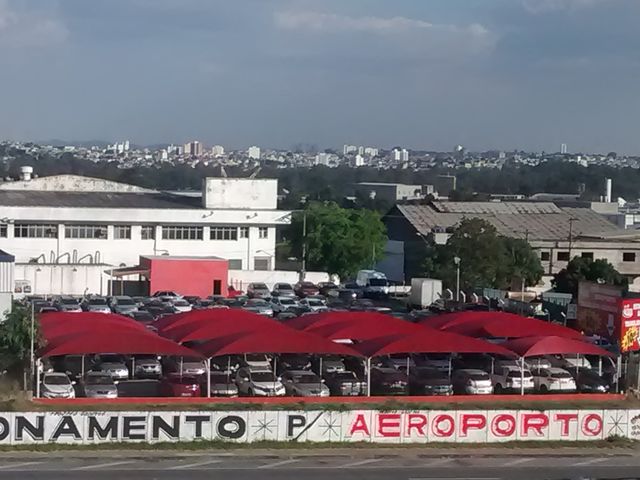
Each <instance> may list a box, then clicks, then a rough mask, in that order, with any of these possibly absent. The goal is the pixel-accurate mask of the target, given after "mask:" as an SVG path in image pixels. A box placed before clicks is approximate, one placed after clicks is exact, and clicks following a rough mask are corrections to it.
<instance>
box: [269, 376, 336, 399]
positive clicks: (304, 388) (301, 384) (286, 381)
mask: <svg viewBox="0 0 640 480" xmlns="http://www.w3.org/2000/svg"><path fill="white" fill-rule="evenodd" d="M281 381H282V384H283V385H284V388H285V390H286V391H287V395H291V396H293V397H328V396H329V394H330V392H329V387H327V386H326V385H325V384H324V380H322V379H320V377H319V376H318V375H316V374H315V373H313V372H310V371H308V370H287V371H286V372H284V373H283V374H282V377H281Z"/></svg>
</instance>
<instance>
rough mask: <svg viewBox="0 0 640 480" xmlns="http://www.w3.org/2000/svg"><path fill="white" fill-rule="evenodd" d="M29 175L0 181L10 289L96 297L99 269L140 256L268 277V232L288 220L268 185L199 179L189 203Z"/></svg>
mask: <svg viewBox="0 0 640 480" xmlns="http://www.w3.org/2000/svg"><path fill="white" fill-rule="evenodd" d="M31 172H32V169H31V168H30V167H24V168H23V176H22V179H21V180H19V181H12V182H5V183H0V250H4V251H6V252H9V253H10V254H12V255H13V256H15V261H16V282H18V281H23V282H24V283H25V284H26V283H29V284H30V285H31V288H30V290H31V291H35V290H39V291H40V292H41V293H77V291H78V289H79V288H80V287H79V285H86V286H84V287H83V290H84V289H86V288H89V291H93V292H96V291H98V290H99V289H101V288H102V285H103V284H104V283H105V279H104V278H102V277H103V273H104V271H105V269H107V270H108V268H109V267H110V266H111V267H115V268H118V267H123V266H135V265H137V264H138V260H139V257H140V256H141V255H171V256H217V257H221V258H225V259H228V260H229V269H230V271H231V270H233V271H237V272H239V271H258V272H264V274H268V272H269V271H273V270H274V268H275V245H276V227H277V226H279V225H285V224H288V223H289V222H290V212H286V211H282V210H278V209H277V204H276V202H277V190H278V183H277V180H271V179H238V178H206V179H204V180H203V188H202V195H201V196H196V197H194V196H192V195H190V196H187V195H179V194H175V193H174V194H170V193H166V192H160V191H154V190H147V189H143V188H140V187H137V186H134V185H127V184H122V183H117V182H112V181H107V180H101V179H95V178H88V177H81V176H76V175H57V176H51V177H41V178H31ZM62 267H64V268H62ZM58 270H60V271H58ZM63 270H64V271H63ZM239 276H242V275H240V274H239ZM39 277H40V278H39ZM76 277H82V278H81V279H80V278H78V279H76ZM97 277H100V278H97ZM74 279H75V280H74ZM69 282H75V283H77V284H78V285H76V286H75V287H74V288H72V289H70V287H69V285H70V283H69ZM60 283H62V284H63V285H60ZM65 283H66V285H67V287H65V286H64V284H65ZM71 290H73V291H71ZM83 290H82V291H83Z"/></svg>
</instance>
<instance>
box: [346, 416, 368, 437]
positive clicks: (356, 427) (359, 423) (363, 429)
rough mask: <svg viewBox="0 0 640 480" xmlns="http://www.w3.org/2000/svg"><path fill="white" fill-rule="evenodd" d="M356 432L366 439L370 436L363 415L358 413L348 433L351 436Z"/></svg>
mask: <svg viewBox="0 0 640 480" xmlns="http://www.w3.org/2000/svg"><path fill="white" fill-rule="evenodd" d="M356 432H359V433H362V434H364V435H366V436H367V437H368V436H370V435H371V434H370V433H369V427H368V426H367V421H366V420H365V418H364V414H362V413H359V414H358V415H357V416H356V419H355V421H354V422H353V424H352V425H351V430H350V431H349V435H351V436H352V435H353V434H354V433H356Z"/></svg>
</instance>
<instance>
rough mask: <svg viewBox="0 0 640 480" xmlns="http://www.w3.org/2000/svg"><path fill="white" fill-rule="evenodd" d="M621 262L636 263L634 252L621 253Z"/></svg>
mask: <svg viewBox="0 0 640 480" xmlns="http://www.w3.org/2000/svg"><path fill="white" fill-rule="evenodd" d="M622 261H623V262H635V261H636V254H635V252H622Z"/></svg>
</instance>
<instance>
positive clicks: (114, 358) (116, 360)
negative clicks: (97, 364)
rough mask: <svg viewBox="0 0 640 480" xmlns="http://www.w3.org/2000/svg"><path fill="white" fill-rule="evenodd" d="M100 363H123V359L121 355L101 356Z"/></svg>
mask: <svg viewBox="0 0 640 480" xmlns="http://www.w3.org/2000/svg"><path fill="white" fill-rule="evenodd" d="M100 361H101V362H103V363H122V362H123V358H122V357H121V356H120V355H100Z"/></svg>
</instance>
